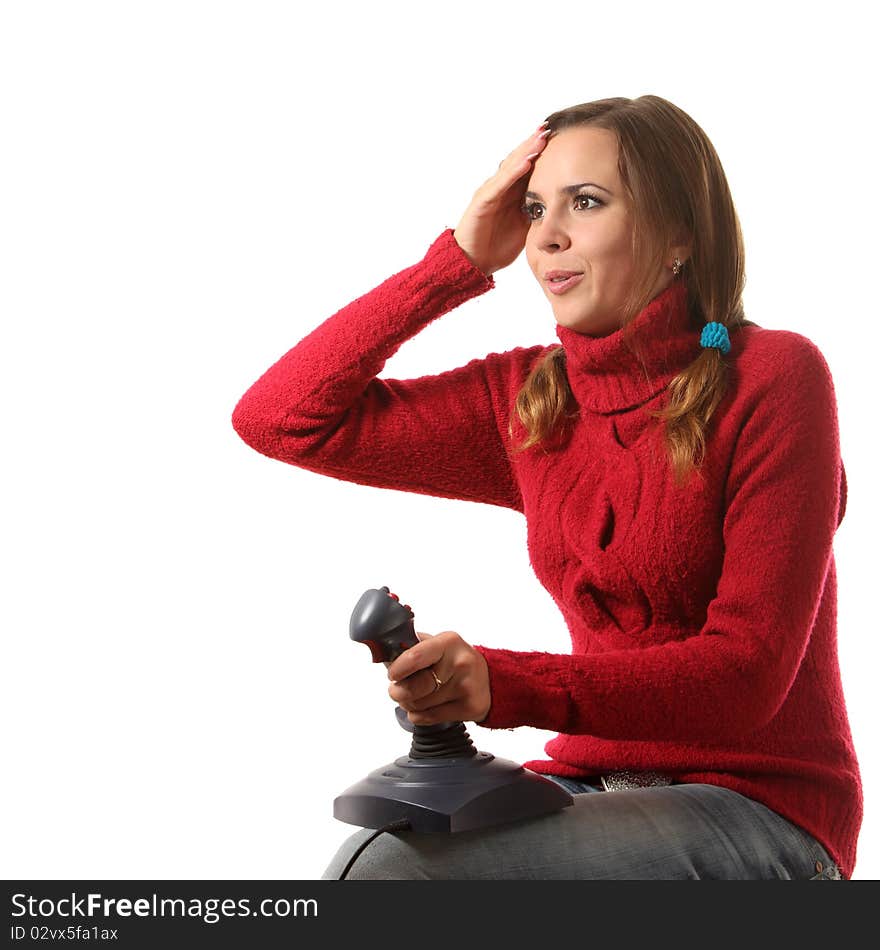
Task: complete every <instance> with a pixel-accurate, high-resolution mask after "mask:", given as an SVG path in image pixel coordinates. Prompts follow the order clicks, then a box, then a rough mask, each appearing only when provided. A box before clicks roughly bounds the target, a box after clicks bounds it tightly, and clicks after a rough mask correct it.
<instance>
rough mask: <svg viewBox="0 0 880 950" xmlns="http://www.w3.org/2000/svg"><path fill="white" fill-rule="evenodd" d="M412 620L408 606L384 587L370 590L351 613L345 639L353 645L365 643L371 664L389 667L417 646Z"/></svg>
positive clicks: (411, 613) (362, 596)
mask: <svg viewBox="0 0 880 950" xmlns="http://www.w3.org/2000/svg"><path fill="white" fill-rule="evenodd" d="M414 617H415V614H413V612H412V608H411V607H410V606H409V604H402V603H400V599H399V598H398V596H397V594H392V593H391V591H390V590H389V589H388V588H387V587H382V588H380V589H379V590H376V589H374V588H370V590H367V591H364V593H363V594H362V595H361V599H360V600H359V601H358V602H357V604H356V605H355V608H354V610H353V611H352V614H351V622H350V623H349V636H350V637H351V639H352V640H354V641H355V642H357V643H366V645H367V646H368V647H369V648H370V653H371V654H372V655H373V662H374V663H393V662H394V660H396V659H397V658H398V657H399V656H400V654H401V653H403V651H404V650H408V649H409V648H410V647H414V646H415V645H416V644H417V643H418V642H419V638H418V637H417V636H416V630H415V627H414V626H413V619H414Z"/></svg>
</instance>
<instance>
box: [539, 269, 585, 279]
mask: <svg viewBox="0 0 880 950" xmlns="http://www.w3.org/2000/svg"><path fill="white" fill-rule="evenodd" d="M581 273H583V272H582V271H577V270H548V271H547V273H546V274H544V280H553V278H554V277H575V276H577V275H579V274H581Z"/></svg>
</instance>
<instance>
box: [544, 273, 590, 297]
mask: <svg viewBox="0 0 880 950" xmlns="http://www.w3.org/2000/svg"><path fill="white" fill-rule="evenodd" d="M557 273H558V275H559V276H560V277H563V276H564V279H563V280H551V279H550V278H549V277H548V278H547V279H546V283H547V289H548V290H549V291H550V293H551V294H564V293H565V292H566V291H567V290H568V289H569V288H571V287H575V286H576V285H577V284H579V283H580V282H581V281H582V280H583V279H584V275H583V274H576V273H574V271H558V272H554V271H551V274H557Z"/></svg>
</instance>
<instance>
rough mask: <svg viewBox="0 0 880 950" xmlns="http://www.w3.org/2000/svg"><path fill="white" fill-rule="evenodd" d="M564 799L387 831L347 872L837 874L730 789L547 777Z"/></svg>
mask: <svg viewBox="0 0 880 950" xmlns="http://www.w3.org/2000/svg"><path fill="white" fill-rule="evenodd" d="M546 777H547V778H549V779H552V780H553V781H555V782H557V783H558V784H559V785H561V786H562V787H563V788H565V789H566V790H567V791H569V792H571V794H572V796H573V797H574V804H572V805H570V806H569V807H567V808H563V809H561V810H560V811H556V812H552V813H550V814H548V815H542V816H539V817H537V818H529V819H525V820H522V821H518V822H508V823H506V824H502V825H496V826H494V827H489V828H484V829H479V830H475V831H461V832H456V833H455V834H443V833H417V832H413V831H394V832H385V833H383V834H380V835H379V836H378V837H377V838H376V839H375V840H374V841H371V842H370V844H368V845H367V846H366V848H365V849H364V851H363V852H362V853H361V854H360V855H359V856H358V857H357V859H356V860H355V862H354V864H353V865H352V866H351V868H350V869H349V871H348V873H347V874H346V880H396V881H400V880H468V881H478V880H510V881H514V880H519V881H539V880H658V881H659V880H840V879H841V878H840V872H839V870H838V868H837V866H836V865H835V864H834V862H833V861H832V860H831V858H830V857H829V855H828V853H827V852H826V850H825V848H823V847H822V845H821V844H819V842H818V841H816V840H815V839H814V838H813V837H812V836H811V835H809V834H808V833H807V832H806V831H804V830H803V829H801V828H799V827H798V826H797V825H794V824H792V823H791V822H789V821H787V820H786V819H785V818H783V817H782V816H781V815H779V814H777V813H776V812H775V811H772V810H771V809H770V808H767V807H766V806H765V805H762V804H760V803H759V802H756V801H753V800H752V799H750V798H746V797H745V796H744V795H740V794H739V793H738V792H734V791H731V790H730V789H727V788H720V787H718V786H716V785H702V784H683V785H668V786H654V787H648V788H636V789H626V790H620V791H610V792H606V791H604V790H603V789H602V787H601V786H600V785H594V784H591V783H590V782H588V781H580V780H576V779H569V778H563V777H562V776H551V775H548V776H546ZM372 834H375V830H374V829H362V830H359V831H356V832H355V833H354V834H352V835H351V836H350V837H349V838H347V839H346V840H345V841H344V842H343V844H342V846H341V847H340V848H339V850H338V851H337V853H336V854H335V855H334V857H333V859H332V860H331V862H330V864H329V865H328V867H327V869H326V870H325V871H324V873H323V875H322V880H335V879H338V878H339V877H340V875H341V874H342V871H343V870H344V868H345V867H346V865H347V864H348V862H349V860H350V858H351V857H352V855H353V854H354V852H355V850H356V849H357V848H358V846H360V845H361V844H363V842H364V841H366V840H367V839H368V838H369V837H370V835H372Z"/></svg>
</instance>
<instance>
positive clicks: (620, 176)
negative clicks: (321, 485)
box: [233, 96, 862, 879]
mask: <svg viewBox="0 0 880 950" xmlns="http://www.w3.org/2000/svg"><path fill="white" fill-rule="evenodd" d="M523 247H525V252H526V258H527V259H528V263H529V266H530V268H531V270H532V272H533V273H534V275H535V277H536V279H537V280H538V281H539V283H540V284H541V287H542V289H543V290H544V292H545V293H546V294H547V299H548V300H549V302H550V304H551V306H552V309H553V315H554V317H555V319H556V323H557V328H556V333H557V337H558V339H559V341H560V344H561V345H560V346H555V345H554V346H543V345H539V346H532V347H528V348H524V347H517V348H515V349H514V350H511V351H509V352H505V353H500V354H499V353H490V354H489V355H487V356H486V357H485V358H484V359H475V360H472V361H471V362H469V363H468V364H467V365H466V366H463V367H460V368H458V369H454V370H451V371H449V372H446V373H442V374H439V375H435V376H425V377H422V378H420V379H411V380H391V379H379V378H377V376H378V373H379V372H380V371H381V370H382V368H383V366H384V364H385V361H386V360H387V359H388V358H389V357H390V356H391V355H392V354H393V353H395V352H396V350H397V349H398V347H399V346H400V345H401V343H403V341H405V340H406V339H408V338H409V337H411V336H413V335H414V334H415V333H417V332H418V331H419V330H420V329H421V328H423V327H424V326H426V325H427V324H428V323H430V322H431V321H432V320H434V319H436V318H437V317H439V316H440V315H442V314H443V313H446V312H448V311H449V310H451V309H452V308H454V307H456V306H458V305H459V304H461V303H463V302H464V301H466V300H468V299H470V298H473V297H475V296H477V295H479V294H481V293H484V292H486V291H487V290H489V289H491V288H493V287H494V278H493V276H492V275H493V274H494V273H495V272H496V271H498V270H501V269H502V268H504V267H506V266H507V265H508V264H510V263H511V262H513V261H514V260H515V259H516V258H517V256H518V255H519V254H520V252H521V251H522V249H523ZM744 281H745V278H744V268H743V247H742V238H741V232H740V227H739V222H738V219H737V215H736V212H735V209H734V205H733V201H732V199H731V196H730V192H729V190H728V186H727V181H726V178H725V175H724V172H723V169H722V166H721V163H720V161H719V159H718V157H717V154H716V152H715V150H714V148H713V147H712V145H711V143H710V142H709V140H708V139H707V137H706V135H705V133H704V132H703V131H702V129H700V128H699V126H698V125H697V124H696V123H695V122H694V121H693V120H692V119H691V118H690V117H689V116H687V115H686V114H685V113H684V112H682V110H680V109H679V108H677V107H676V106H675V105H673V104H672V103H670V102H668V101H666V100H664V99H662V98H659V97H657V96H641V97H639V98H638V99H632V100H631V99H625V98H615V99H604V100H600V101H596V102H588V103H585V104H581V105H577V106H574V107H572V108H568V109H564V110H562V111H559V112H556V113H554V114H552V115H551V116H550V117H549V118H548V119H547V121H546V122H545V123H544V124H543V127H540V128H539V130H538V132H537V133H535V134H534V135H532V136H530V137H529V138H528V139H526V140H525V141H524V142H522V143H521V144H520V145H518V146H517V147H516V148H515V149H514V150H513V151H512V152H511V153H510V154H509V155H508V156H507V158H506V159H504V161H502V163H501V165H500V166H499V168H498V171H497V172H496V173H495V174H494V175H493V176H492V177H491V178H490V179H488V181H486V182H485V183H484V184H483V185H482V186H481V187H480V188H479V189H478V190H477V191H476V193H475V194H474V197H473V200H472V201H471V203H470V205H469V206H468V208H467V209H466V211H465V213H464V215H463V217H462V219H461V221H460V222H459V224H458V226H457V227H456V228H455V229H454V230H452V229H450V228H447V229H446V230H445V231H444V232H443V233H442V234H441V235H440V236H439V237H438V238H437V239H436V240H435V241H434V243H433V244H432V245H431V246H430V248H429V249H428V251H427V253H426V255H425V257H424V258H423V259H422V260H421V261H420V262H419V263H417V264H415V265H413V266H412V267H409V268H407V269H405V270H403V271H401V272H399V273H398V274H395V275H394V276H392V277H390V278H389V279H388V280H386V281H385V282H384V283H383V284H381V285H379V286H378V287H376V288H375V289H374V290H373V291H371V292H370V293H368V294H366V295H364V296H363V297H360V298H358V299H357V300H355V301H353V302H352V303H350V304H349V305H348V306H346V307H345V308H343V309H342V310H341V311H339V312H338V313H337V314H335V315H333V316H331V317H330V318H329V319H327V320H326V321H325V322H324V323H322V324H321V325H320V326H318V327H317V328H316V329H315V330H314V331H312V333H310V334H309V335H308V336H306V337H305V338H304V339H303V340H301V341H300V343H298V344H297V345H296V346H295V347H294V348H293V349H292V350H290V352H288V353H287V354H286V355H285V356H283V357H282V358H281V359H280V360H279V361H278V362H277V363H275V365H274V366H272V367H271V368H270V369H269V370H268V371H267V372H266V373H265V374H264V375H263V376H262V377H261V378H260V379H259V380H258V381H257V382H256V383H255V384H254V385H253V386H252V387H251V388H250V389H249V390H248V392H247V393H246V394H245V395H244V397H243V398H242V399H241V401H240V402H239V404H238V405H237V407H236V409H235V412H234V414H233V424H234V426H235V428H236V430H237V431H238V433H239V434H240V435H241V437H242V438H243V439H244V440H245V441H246V442H248V443H249V444H250V445H251V446H253V447H254V448H255V449H257V450H258V451H260V452H262V453H264V454H266V455H268V456H270V457H272V458H276V459H280V460H282V461H284V462H288V463H291V464H294V465H297V466H301V467H303V468H306V469H310V470H312V471H316V472H322V473H325V474H327V475H331V476H333V477H336V478H342V479H347V480H350V481H353V482H358V483H361V484H367V485H374V486H380V487H386V488H396V489H402V490H407V491H415V492H422V493H425V494H430V495H436V496H441V497H448V498H459V499H470V500H472V501H480V502H484V503H488V504H495V505H503V506H507V507H510V508H512V509H514V510H517V511H520V512H522V513H523V514H524V516H525V517H526V519H527V525H528V547H529V554H530V558H531V563H532V566H533V568H534V570H535V573H536V575H537V576H538V578H539V579H540V580H541V582H542V583H543V584H544V585H545V587H546V588H547V590H548V591H549V593H550V594H551V596H552V597H553V598H554V600H555V602H556V603H557V604H558V606H559V609H560V610H561V611H562V614H563V616H564V618H565V620H566V623H567V625H568V627H569V630H570V633H571V638H572V653H571V654H570V655H568V654H565V655H557V654H548V653H544V652H515V651H510V650H504V649H497V648H489V647H484V646H480V645H472V644H469V643H467V642H466V641H465V640H464V639H463V638H462V637H461V636H459V634H457V633H455V632H453V631H445V632H443V633H440V634H438V635H436V636H433V637H432V636H427V635H422V636H421V637H420V639H421V642H420V643H419V644H418V645H417V646H415V647H412V648H411V649H410V650H408V651H406V652H405V653H404V654H402V655H401V656H400V657H399V658H398V659H397V660H396V661H395V662H394V663H393V664H392V665H391V667H390V668H389V670H388V675H389V678H390V679H391V686H390V688H389V694H390V696H391V698H392V699H394V700H395V701H396V702H397V703H399V704H400V705H401V706H402V707H403V708H404V709H406V710H407V712H408V716H409V718H410V720H411V721H412V722H413V723H421V724H431V723H436V722H442V721H452V720H462V721H467V720H471V721H474V722H478V723H479V724H480V725H482V726H484V727H487V728H490V729H494V728H511V727H516V726H520V725H528V726H532V727H535V728H538V729H548V730H552V731H555V732H558V733H559V735H558V736H557V737H556V738H554V739H553V740H552V741H550V742H549V743H548V744H547V746H546V748H545V751H546V752H547V754H548V755H549V757H550V758H549V761H547V760H535V761H532V762H526V763H525V765H526V766H527V767H528V768H531V769H533V770H534V771H536V772H541V773H543V774H545V775H547V776H549V777H551V778H552V779H553V780H555V781H557V782H559V783H560V784H561V785H563V786H564V787H565V788H567V789H569V790H570V791H572V792H573V793H575V801H574V805H573V806H572V807H570V808H565V809H563V810H562V811H560V812H557V813H555V814H552V815H548V816H544V817H540V818H536V819H531V820H525V821H521V822H515V823H509V824H505V825H501V826H498V827H496V828H492V829H487V830H482V831H471V832H463V833H459V834H453V835H442V834H416V833H412V832H399V833H395V834H384V835H381V836H379V837H378V838H377V839H376V840H375V841H373V842H371V843H370V845H369V847H367V848H366V849H365V850H364V851H363V854H361V855H360V856H358V858H357V860H356V861H355V863H354V865H353V866H352V868H351V870H350V873H348V875H347V876H348V877H349V878H369V877H373V878H397V879H400V878H458V879H479V878H484V879H495V878H525V879H543V878H573V879H600V878H605V879H612V878H641V879H644V878H656V879H685V878H725V879H761V878H808V879H809V878H818V879H829V878H832V879H835V878H841V877H843V878H847V877H849V876H851V874H852V870H853V867H854V863H855V856H856V843H857V837H858V832H859V828H860V824H861V817H862V793H861V781H860V775H859V768H858V763H857V759H856V755H855V752H854V749H853V744H852V738H851V734H850V729H849V724H848V720H847V714H846V707H845V703H844V697H843V693H842V688H841V679H840V673H839V668H838V660H837V651H836V601H835V595H836V578H835V566H834V556H833V551H832V541H833V537H834V534H835V532H836V529H837V526H838V525H839V523H840V521H841V519H842V517H843V513H844V510H845V504H846V477H845V472H844V468H843V464H842V461H841V458H840V447H839V438H838V428H837V415H836V413H837V410H836V400H835V394H834V387H833V382H832V379H831V376H830V373H829V370H828V366H827V364H826V362H825V360H824V358H823V356H822V354H821V353H820V352H819V350H818V349H817V348H816V346H815V345H814V344H813V343H812V342H811V341H810V340H808V339H807V338H805V337H804V336H802V335H799V334H797V333H794V332H791V331H783V330H767V329H763V328H761V327H759V326H757V325H756V324H754V323H751V322H750V321H747V320H746V319H745V318H744V314H743V307H742V301H741V295H742V289H743V285H744ZM401 459H405V462H404V464H401ZM369 833H370V832H368V831H358V832H356V833H355V834H353V835H352V836H351V837H350V839H349V840H348V841H346V842H345V844H344V845H343V847H342V848H341V849H340V850H339V853H338V854H337V855H336V857H335V858H334V860H333V861H332V862H331V864H330V866H329V867H328V868H327V870H326V871H325V874H324V876H325V877H328V878H329V877H338V876H339V874H340V870H341V869H342V868H344V867H345V865H346V864H347V863H348V860H349V858H350V856H351V855H352V854H354V852H355V849H356V848H357V847H358V845H360V844H361V843H362V842H363V841H365V840H366V837H367V835H368V834H369Z"/></svg>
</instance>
